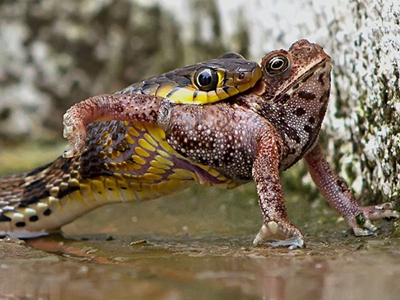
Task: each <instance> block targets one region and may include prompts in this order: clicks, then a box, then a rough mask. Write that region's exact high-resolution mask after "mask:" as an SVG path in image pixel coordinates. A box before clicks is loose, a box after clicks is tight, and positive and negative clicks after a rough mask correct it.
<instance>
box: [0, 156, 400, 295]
mask: <svg viewBox="0 0 400 300" xmlns="http://www.w3.org/2000/svg"><path fill="white" fill-rule="evenodd" d="M56 150H57V149H56ZM32 151H33V152H31V153H33V154H34V151H35V150H32ZM13 152H14V153H18V151H13ZM54 152H56V151H54ZM3 153H4V152H3ZM3 153H2V154H1V155H0V160H1V161H2V162H5V161H10V159H9V158H7V159H6V158H5V156H2V155H3ZM50 153H51V151H50ZM10 155H14V154H10ZM28 164H29V163H28ZM12 167H14V168H16V169H18V168H19V167H18V166H17V165H15V164H13V165H12ZM288 198H290V199H291V200H290V201H288V210H289V219H290V220H291V221H293V222H294V223H295V224H296V225H298V226H299V227H300V228H301V229H302V231H303V232H304V233H305V235H306V238H307V248H305V249H299V250H292V251H289V250H287V249H284V248H279V249H271V248H268V247H265V246H261V247H256V248H255V247H253V246H252V244H251V242H252V239H253V238H254V236H255V234H256V233H257V232H258V229H259V228H260V226H261V215H260V211H259V208H258V207H257V205H256V194H255V192H254V186H253V185H251V184H249V185H245V186H243V187H240V188H238V189H235V190H231V191H224V190H218V189H210V188H208V189H206V188H202V187H198V186H196V187H194V188H192V189H189V190H186V191H184V192H182V193H180V194H177V195H173V196H171V197H166V198H164V199H159V200H154V201H148V202H143V203H130V204H119V205H112V206H106V207H102V208H99V209H98V210H96V211H93V212H92V213H89V214H88V215H86V216H84V217H82V218H80V219H78V220H76V221H75V222H73V223H72V224H70V225H67V226H65V227H64V228H63V234H62V235H53V236H48V237H43V238H38V239H31V240H26V241H22V240H18V239H7V238H5V239H2V240H1V241H0V299H399V295H400V284H399V283H398V278H399V276H400V238H398V237H392V238H389V234H390V231H391V229H392V225H393V223H392V222H387V221H383V222H381V223H379V224H378V225H379V226H380V231H379V234H378V236H377V237H370V238H356V237H354V236H353V235H352V234H351V233H350V232H349V230H348V229H347V226H346V224H344V222H343V220H341V219H340V218H339V217H338V216H337V215H336V214H335V213H333V212H332V210H331V209H330V208H328V207H327V206H325V204H324V203H323V202H320V201H315V200H314V201H308V200H307V199H301V200H300V199H297V198H296V197H294V196H293V197H292V196H290V195H289V196H288ZM299 198H300V197H299ZM302 198H307V197H304V195H303V196H302Z"/></svg>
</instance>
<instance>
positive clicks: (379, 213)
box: [305, 144, 400, 236]
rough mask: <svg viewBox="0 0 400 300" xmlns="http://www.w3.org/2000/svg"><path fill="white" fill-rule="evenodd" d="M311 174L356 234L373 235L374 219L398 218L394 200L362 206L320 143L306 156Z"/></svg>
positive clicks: (374, 228)
mask: <svg viewBox="0 0 400 300" xmlns="http://www.w3.org/2000/svg"><path fill="white" fill-rule="evenodd" d="M305 159H306V162H307V165H308V168H309V171H310V174H311V177H312V178H313V180H314V182H315V183H316V185H317V186H318V188H319V190H320V191H321V193H322V194H323V195H324V197H325V199H326V200H327V201H328V202H329V204H330V205H331V206H332V207H333V208H334V209H335V210H336V211H337V212H339V214H340V215H341V216H342V217H343V218H344V219H345V220H346V222H347V223H348V224H349V226H350V227H351V228H352V229H353V232H354V234H355V235H356V236H366V235H372V234H374V231H376V227H375V225H374V224H372V222H371V221H375V220H379V219H383V218H391V217H394V218H399V216H400V215H399V213H398V212H397V211H395V210H392V208H393V203H391V202H388V203H383V204H378V205H373V206H364V207H363V206H361V205H360V203H358V201H357V200H356V199H355V198H354V196H353V195H352V193H351V192H350V190H349V188H348V187H347V185H346V184H345V183H344V182H343V181H342V180H341V179H340V178H339V177H338V176H337V175H336V174H335V173H334V172H333V171H332V169H331V168H330V166H329V164H328V162H327V161H326V159H325V157H324V155H323V152H322V150H321V147H320V145H319V144H317V145H316V146H315V147H314V149H313V150H312V151H311V152H310V153H309V154H307V155H306V157H305Z"/></svg>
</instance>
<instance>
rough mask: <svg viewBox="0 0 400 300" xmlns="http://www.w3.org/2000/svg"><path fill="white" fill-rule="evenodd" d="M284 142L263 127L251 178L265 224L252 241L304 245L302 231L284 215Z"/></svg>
mask: <svg viewBox="0 0 400 300" xmlns="http://www.w3.org/2000/svg"><path fill="white" fill-rule="evenodd" d="M282 151H283V142H282V139H281V138H280V136H279V134H277V132H275V129H274V128H272V126H271V128H269V129H268V130H264V131H263V133H262V135H261V138H260V139H259V142H258V152H257V155H256V158H255V161H254V164H253V178H254V181H255V182H256V186H257V193H258V198H259V204H260V208H261V211H262V214H263V217H264V224H263V225H262V227H261V230H260V232H259V233H258V234H257V236H256V238H255V239H254V241H253V244H254V245H258V244H260V243H261V242H263V241H265V240H267V241H270V240H271V241H270V242H268V245H270V246H272V247H279V246H289V248H291V249H292V248H296V247H299V248H302V247H304V245H305V244H304V236H303V234H302V233H301V231H300V230H299V229H298V228H297V227H296V226H294V225H293V224H292V223H290V222H289V221H288V220H287V218H286V216H287V215H286V207H285V199H284V197H283V192H282V185H281V182H280V177H279V162H280V158H281V155H282Z"/></svg>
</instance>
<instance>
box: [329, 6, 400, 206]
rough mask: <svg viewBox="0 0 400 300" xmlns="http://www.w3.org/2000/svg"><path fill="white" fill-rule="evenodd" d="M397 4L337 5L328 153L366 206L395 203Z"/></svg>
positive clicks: (399, 146)
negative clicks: (378, 203)
mask: <svg viewBox="0 0 400 300" xmlns="http://www.w3.org/2000/svg"><path fill="white" fill-rule="evenodd" d="M399 18H400V6H399V3H398V1H396V0H392V1H386V0H368V1H364V0H359V1H355V0H353V1H338V4H337V5H335V20H334V23H333V24H332V25H331V27H330V29H331V36H332V37H334V39H333V40H332V41H333V45H332V50H333V51H334V52H333V53H334V64H335V67H334V80H333V83H334V86H333V90H332V92H333V93H332V94H333V99H334V109H332V110H331V111H330V114H329V122H328V130H327V131H328V134H329V136H330V137H331V138H330V139H329V140H330V142H329V149H330V150H331V151H332V150H333V153H335V159H336V162H339V163H338V165H339V166H342V167H341V174H342V175H343V176H346V177H347V180H348V181H349V182H350V183H352V187H353V188H354V189H356V190H357V192H358V193H361V197H363V198H365V201H366V202H381V201H385V200H386V201H387V200H389V199H392V200H397V197H398V190H399V188H400V182H399V176H400V175H399V172H400V164H399V161H400V118H399V116H400V115H399V114H400V91H399V89H400V85H399V79H400V78H399V68H400V39H399V36H400V25H399Z"/></svg>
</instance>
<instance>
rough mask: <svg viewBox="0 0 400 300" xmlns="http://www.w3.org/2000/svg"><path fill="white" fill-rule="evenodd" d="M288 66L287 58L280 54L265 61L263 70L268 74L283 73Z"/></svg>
mask: <svg viewBox="0 0 400 300" xmlns="http://www.w3.org/2000/svg"><path fill="white" fill-rule="evenodd" d="M289 66H290V61H289V59H288V58H287V57H286V56H284V55H281V54H277V55H274V56H271V57H270V58H269V59H268V60H267V62H266V63H265V71H266V72H267V73H268V75H271V76H276V75H280V74H282V73H284V72H285V71H286V70H287V69H288V68H289Z"/></svg>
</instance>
